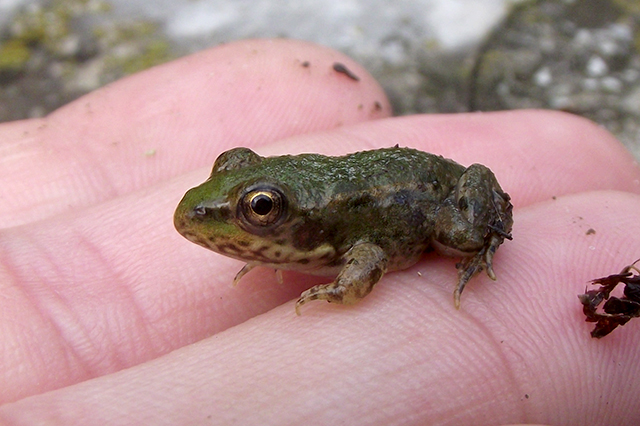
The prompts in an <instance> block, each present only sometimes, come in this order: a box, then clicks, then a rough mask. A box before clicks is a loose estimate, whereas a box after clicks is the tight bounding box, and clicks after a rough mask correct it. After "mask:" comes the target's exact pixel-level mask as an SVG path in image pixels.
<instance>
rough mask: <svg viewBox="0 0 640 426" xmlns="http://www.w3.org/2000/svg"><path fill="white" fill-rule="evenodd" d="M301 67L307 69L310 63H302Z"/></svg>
mask: <svg viewBox="0 0 640 426" xmlns="http://www.w3.org/2000/svg"><path fill="white" fill-rule="evenodd" d="M302 66H303V67H305V68H309V67H310V66H311V62H309V61H304V62H303V63H302Z"/></svg>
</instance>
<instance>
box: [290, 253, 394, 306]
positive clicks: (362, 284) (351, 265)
mask: <svg viewBox="0 0 640 426" xmlns="http://www.w3.org/2000/svg"><path fill="white" fill-rule="evenodd" d="M345 259H346V261H347V262H346V264H345V266H344V268H343V269H342V271H340V273H339V274H338V276H337V277H336V280H335V281H334V282H332V283H330V284H321V285H316V286H314V287H311V288H310V289H309V290H307V291H305V292H304V293H302V295H300V299H298V302H297V303H296V313H297V314H298V315H300V306H302V305H304V304H305V303H307V302H310V301H312V300H326V301H327V302H332V303H341V304H345V305H349V304H353V303H356V302H357V301H358V300H360V299H362V298H363V297H365V296H366V295H367V294H369V293H370V292H371V289H373V286H374V285H375V284H376V283H377V282H378V281H379V280H380V278H382V275H384V273H385V272H386V271H387V262H388V259H387V256H386V254H385V253H384V251H383V250H382V249H381V248H380V247H378V246H377V245H375V244H370V243H361V244H357V245H355V246H353V247H352V248H351V250H349V251H348V252H347V254H345Z"/></svg>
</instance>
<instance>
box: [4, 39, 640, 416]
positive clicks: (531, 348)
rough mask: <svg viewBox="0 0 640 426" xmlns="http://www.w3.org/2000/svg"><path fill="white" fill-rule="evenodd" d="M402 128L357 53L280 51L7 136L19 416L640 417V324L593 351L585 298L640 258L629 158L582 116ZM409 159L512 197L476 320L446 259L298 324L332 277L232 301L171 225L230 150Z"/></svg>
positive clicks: (223, 59) (231, 58) (315, 310)
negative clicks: (299, 303)
mask: <svg viewBox="0 0 640 426" xmlns="http://www.w3.org/2000/svg"><path fill="white" fill-rule="evenodd" d="M304 61H309V64H310V66H309V67H305V66H302V63H303V62H304ZM334 62H341V63H343V64H345V65H346V66H347V67H348V68H349V69H350V70H351V71H352V72H354V73H355V74H356V75H358V76H359V77H360V81H359V82H355V81H353V80H351V79H349V78H347V77H346V76H344V75H343V74H340V73H335V71H332V65H333V63H334ZM375 102H379V105H380V106H381V107H382V108H381V109H380V108H377V107H376V106H375ZM389 114H390V110H389V107H388V103H387V101H386V98H385V97H384V94H383V93H382V91H381V89H380V88H379V86H378V85H377V84H376V83H375V81H374V80H373V79H372V78H371V77H370V76H369V75H368V74H367V73H366V72H365V71H364V70H363V69H362V68H361V67H359V66H358V65H357V64H355V63H354V62H353V61H351V60H349V59H348V58H345V57H344V56H342V55H340V54H338V53H336V52H333V51H330V50H328V49H324V48H320V47H317V46H312V45H308V44H303V43H299V42H292V41H284V40H280V41H247V42H240V43H232V44H228V45H225V46H222V47H220V48H218V49H213V50H209V51H205V52H202V53H200V54H198V55H195V56H192V57H188V58H183V59H181V60H179V61H176V62H173V63H171V64H168V65H166V66H163V67H159V68H156V69H154V70H151V71H148V72H146V73H141V74H139V75H136V76H134V77H132V78H130V79H127V80H124V81H120V82H118V83H116V84H113V85H111V86H109V87H108V88H105V89H103V90H101V91H98V92H95V93H93V94H91V95H89V96H88V97H85V98H83V99H80V100H78V101H77V102H75V103H73V104H72V105H69V106H68V107H66V108H63V109H61V110H60V111H58V112H56V113H54V114H53V115H51V116H50V117H48V118H46V119H42V120H27V121H22V122H15V123H8V124H4V125H0V164H2V165H1V166H0V182H1V185H0V201H1V202H0V227H1V228H0V327H1V328H0V329H1V330H2V332H1V333H0V350H2V354H0V360H2V361H0V362H2V365H1V367H2V368H0V384H1V385H0V401H1V402H2V403H3V405H0V424H1V425H14V424H15V425H17V424H20V425H22V424H38V423H39V422H44V421H48V422H49V423H47V424H52V425H55V424H60V425H63V424H64V425H81V424H82V425H87V424H118V425H125V424H154V425H161V424H230V423H232V422H234V421H235V422H236V423H237V424H244V425H251V424H307V425H313V424H331V423H333V424H343V423H350V424H366V425H378V424H380V425H385V424H410V425H422V424H475V425H498V424H565V425H584V424H616V425H635V424H638V423H639V422H640V404H639V403H638V395H640V381H638V380H637V377H639V376H640V362H638V360H639V359H640V346H639V345H638V344H637V342H638V335H639V334H640V321H631V322H630V323H629V324H628V325H626V326H624V327H622V328H619V329H617V330H615V331H614V332H613V333H612V334H611V335H610V336H608V337H606V338H604V339H602V340H594V339H591V337H590V336H589V331H590V330H591V328H592V326H591V325H589V324H587V323H584V322H583V319H584V317H583V315H582V312H581V307H580V304H579V301H578V299H577V297H576V295H577V294H578V293H581V292H583V291H584V288H585V285H586V283H587V281H588V280H590V279H593V278H597V277H601V276H605V275H608V274H612V273H616V272H617V271H619V270H620V269H621V268H622V267H624V266H625V265H628V264H629V263H631V262H632V261H634V260H635V259H637V258H638V247H640V221H639V220H638V212H639V211H640V196H639V194H640V184H639V182H640V171H639V170H638V168H637V166H636V165H635V164H634V163H633V161H632V158H631V156H630V155H629V154H628V153H626V152H625V151H624V149H623V148H622V147H621V146H619V144H618V142H616V141H615V139H614V138H613V137H612V136H611V135H609V134H608V133H607V132H605V131H604V130H602V129H601V128H599V127H597V126H596V125H594V124H592V123H590V122H588V121H586V120H583V119H580V118H576V117H573V116H570V115H568V114H561V113H553V112H534V111H521V112H506V113H495V114H467V115H448V116H436V115H431V116H411V117H403V118H386V117H387V116H388V115H389ZM395 144H400V145H401V146H412V147H414V148H418V149H421V150H425V151H430V152H436V153H438V154H442V155H444V156H445V157H449V158H452V159H454V160H455V161H457V162H459V163H461V164H466V165H469V164H471V163H474V162H478V163H482V164H485V165H486V166H488V167H489V168H490V169H491V170H493V172H494V173H495V174H496V176H497V178H498V180H499V182H500V184H501V186H502V187H503V188H504V190H505V191H506V192H508V193H509V194H510V195H511V198H512V201H513V204H514V206H515V208H514V228H513V241H507V242H505V243H504V245H503V246H501V248H500V250H498V252H497V254H496V256H495V258H494V270H495V273H496V276H497V281H496V282H493V281H491V280H490V279H489V278H488V277H486V275H482V274H481V275H479V276H478V277H476V278H475V279H474V280H472V281H471V282H470V283H469V285H468V286H467V288H466V289H465V292H464V295H463V297H462V306H461V309H460V310H459V311H458V310H456V309H455V308H454V306H453V302H452V297H451V294H452V291H453V289H454V286H455V283H456V279H457V273H456V270H455V266H454V265H455V260H452V259H448V258H442V257H439V256H437V255H433V254H432V255H428V256H425V258H424V259H423V260H422V261H420V262H419V263H418V264H417V265H416V266H414V267H412V268H410V269H408V270H406V271H402V272H394V273H389V274H387V275H385V276H384V277H383V279H382V280H381V282H380V283H379V284H377V285H376V286H375V288H374V289H373V291H372V292H371V294H369V295H368V296H367V297H366V298H365V299H363V300H362V301H361V302H360V303H358V304H356V305H352V306H336V305H333V304H327V303H324V302H315V303H309V304H308V305H305V306H304V315H303V316H300V317H298V316H296V315H295V313H294V309H293V306H294V303H295V300H296V298H297V297H298V295H299V294H300V293H301V292H302V291H304V290H305V289H307V288H309V287H310V286H311V285H313V284H318V283H320V282H323V281H322V279H320V278H314V277H308V276H305V275H301V274H294V273H286V272H285V273H284V274H283V275H284V276H283V279H284V283H283V284H278V282H277V279H276V275H275V274H274V273H273V271H270V270H266V269H264V268H259V267H257V268H255V269H254V270H252V271H251V272H249V273H248V274H247V275H246V276H245V277H244V278H243V280H242V282H241V283H239V284H238V285H237V286H235V287H234V286H232V284H231V283H232V281H233V278H234V275H235V274H236V272H237V271H238V270H239V269H240V268H241V267H242V263H241V262H239V261H235V260H232V259H227V258H224V257H222V256H219V255H216V254H214V253H211V252H209V251H208V250H205V249H203V248H200V247H198V246H196V245H194V244H191V243H189V242H188V241H186V240H185V239H184V238H182V237H181V236H180V235H178V233H177V232H175V230H174V229H173V228H172V220H171V217H172V214H173V210H174V208H175V206H176V204H177V202H178V201H179V200H180V197H181V196H182V195H183V193H184V192H185V191H186V190H187V189H188V188H190V187H192V186H194V185H195V184H198V183H200V182H201V181H202V180H203V178H206V176H207V175H208V173H209V170H210V168H211V165H212V163H213V161H214V160H215V158H216V156H217V155H218V154H219V153H220V152H222V151H224V150H226V149H229V148H231V147H233V146H246V147H249V148H252V149H254V150H256V151H257V152H259V153H260V154H263V155H269V154H284V153H298V152H302V151H307V152H309V151H312V152H313V151H316V152H322V153H325V154H332V155H333V154H344V153H347V152H352V151H356V150H360V149H372V148H379V147H383V146H392V145H395ZM152 150H153V151H152ZM553 197H555V199H553ZM20 225H25V226H20ZM589 229H593V230H595V231H596V232H595V234H592V233H589V234H588V233H587V231H588V230H589ZM587 234H588V235H587ZM324 282H326V280H325V281H324Z"/></svg>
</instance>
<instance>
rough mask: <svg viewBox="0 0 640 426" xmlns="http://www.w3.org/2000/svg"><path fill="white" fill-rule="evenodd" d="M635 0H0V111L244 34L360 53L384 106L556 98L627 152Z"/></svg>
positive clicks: (639, 67) (639, 79) (452, 107)
mask: <svg viewBox="0 0 640 426" xmlns="http://www.w3.org/2000/svg"><path fill="white" fill-rule="evenodd" d="M639 25H640V0H535V1H534V0H297V1H294V0H291V1H287V0H173V1H170V0H151V1H149V0H145V1H132V0H129V1H125V0H0V121H10V120H18V119H23V118H30V117H41V116H44V115H46V114H47V113H49V112H50V111H52V110H54V109H56V108H57V107H59V106H61V105H64V104H65V103H68V102H69V101H71V100H73V99H75V98H77V97H79V96H82V95H83V94H85V93H87V92H89V91H91V90H94V89H96V88H98V87H100V86H102V85H104V84H107V83H109V82H112V81H114V80H117V79H119V78H121V77H123V76H125V75H128V74H131V73H135V72H137V71H140V70H143V69H145V68H148V67H151V66H153V65H157V64H159V63H162V62H166V61H169V60H171V59H174V58H177V57H179V56H183V55H186V54H189V53H191V52H194V51H197V50H201V49H204V48H207V47H210V46H215V45H217V44H220V43H225V42H229V41H233V40H238V39H243V38H253V37H260V38H262V37H284V38H295V39H303V40H309V41H313V42H316V43H319V44H323V45H326V46H329V47H332V48H334V49H337V50H340V51H342V52H344V53H346V54H348V55H350V56H351V57H353V58H354V59H356V60H358V61H359V62H360V63H362V64H363V65H364V66H365V67H366V68H367V69H368V70H369V71H370V72H371V74H373V75H374V76H375V77H376V78H377V79H378V80H379V81H380V82H381V84H382V85H383V86H384V88H385V90H386V91H387V93H388V95H389V97H390V99H391V101H392V104H393V108H394V112H395V114H396V115H405V114H414V113H436V112H464V111H492V110H504V109H518V108H546V109H558V110H563V111H567V112H571V113H574V114H578V115H582V116H584V117H587V118H589V119H591V120H594V121H596V122H598V123H600V124H601V125H602V126H604V127H606V128H607V129H609V130H610V131H611V132H613V133H614V134H615V135H616V136H617V137H618V139H620V141H621V142H622V143H624V144H625V145H626V146H627V147H628V148H629V149H630V150H631V151H632V152H633V153H634V155H635V156H636V158H639V159H640V56H639V55H638V51H639V49H640V33H639V31H638V28H639Z"/></svg>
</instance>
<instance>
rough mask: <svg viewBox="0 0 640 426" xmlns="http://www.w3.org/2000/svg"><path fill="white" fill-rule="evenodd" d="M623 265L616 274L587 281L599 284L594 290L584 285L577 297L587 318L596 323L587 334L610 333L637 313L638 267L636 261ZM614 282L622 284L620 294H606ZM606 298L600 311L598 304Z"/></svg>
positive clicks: (639, 294) (639, 313) (639, 311)
mask: <svg viewBox="0 0 640 426" xmlns="http://www.w3.org/2000/svg"><path fill="white" fill-rule="evenodd" d="M638 262H640V259H638V260H636V261H635V262H633V263H632V264H631V265H628V266H625V267H624V268H623V269H622V271H620V273H619V274H613V275H609V276H606V277H602V278H597V279H595V280H593V281H591V283H592V284H595V285H600V288H598V289H596V290H589V291H587V289H586V288H585V293H584V294H579V295H578V298H579V299H580V302H581V303H582V311H583V312H584V314H585V316H586V317H587V318H586V321H587V322H595V323H596V326H595V328H594V329H593V330H592V331H591V337H595V338H598V339H599V338H601V337H604V336H606V335H607V334H609V333H611V332H612V331H613V330H615V329H616V327H618V326H619V325H620V326H622V325H625V324H626V323H627V322H629V320H630V319H631V318H637V317H640V270H639V269H638V268H637V267H636V264H637V263H638ZM618 284H624V285H625V287H624V296H623V297H615V296H614V297H610V294H611V292H612V291H613V289H614V288H616V286H617V285H618ZM603 300H606V302H605V303H604V305H603V306H602V312H598V311H597V309H598V306H599V305H600V304H601V303H602V301H603Z"/></svg>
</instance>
